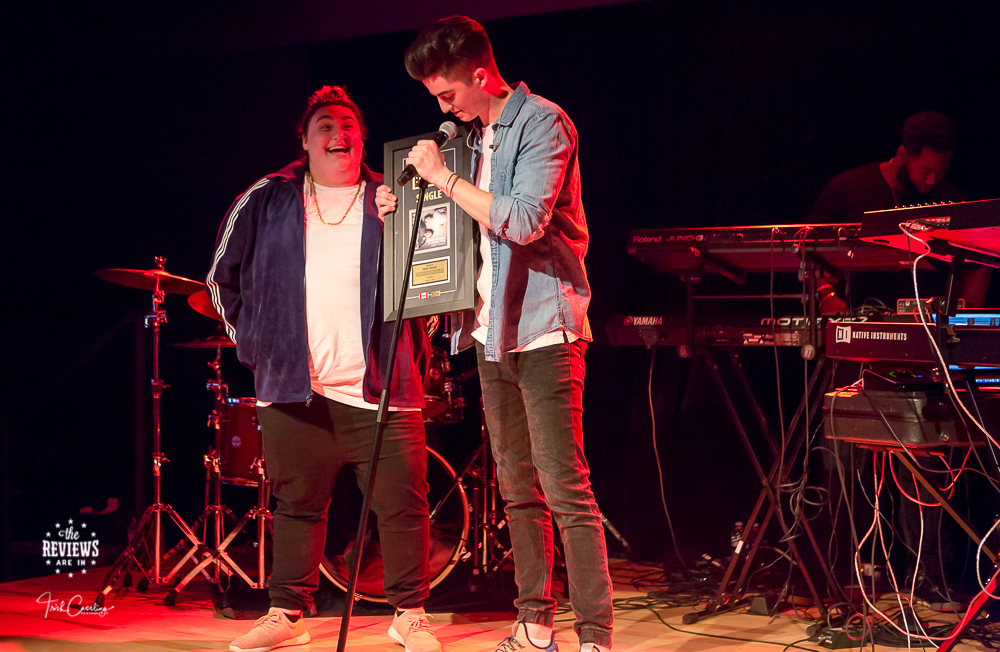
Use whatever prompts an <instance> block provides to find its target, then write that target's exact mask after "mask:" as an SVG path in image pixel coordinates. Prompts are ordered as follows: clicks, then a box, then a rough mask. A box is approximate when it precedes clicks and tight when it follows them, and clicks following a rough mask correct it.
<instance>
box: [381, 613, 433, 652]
mask: <svg viewBox="0 0 1000 652" xmlns="http://www.w3.org/2000/svg"><path fill="white" fill-rule="evenodd" d="M428 618H430V615H429V614H427V613H425V612H424V610H423V609H406V610H405V611H403V612H399V611H397V612H396V615H395V616H393V617H392V624H391V625H389V638H391V639H392V640H394V641H396V642H397V643H399V644H400V645H402V646H403V647H404V648H406V652H441V643H439V642H438V640H437V636H435V635H434V630H432V629H431V626H430V623H428V622H427V619H428Z"/></svg>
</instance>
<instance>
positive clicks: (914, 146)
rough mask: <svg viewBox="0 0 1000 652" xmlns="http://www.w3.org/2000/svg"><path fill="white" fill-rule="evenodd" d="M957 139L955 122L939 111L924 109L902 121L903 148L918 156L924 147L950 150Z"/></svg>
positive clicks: (942, 150) (952, 149)
mask: <svg viewBox="0 0 1000 652" xmlns="http://www.w3.org/2000/svg"><path fill="white" fill-rule="evenodd" d="M957 140H958V134H957V132H956V130H955V123H954V122H952V121H951V118H949V117H948V116H946V115H944V114H941V113H936V112H934V111H924V112H923V113H918V114H916V115H911V116H910V117H909V118H907V119H906V122H904V123H903V148H904V149H906V151H907V152H910V153H911V154H916V155H918V156H919V155H920V152H922V151H924V147H929V148H931V149H932V150H934V151H935V152H952V151H954V150H955V143H956V142H957Z"/></svg>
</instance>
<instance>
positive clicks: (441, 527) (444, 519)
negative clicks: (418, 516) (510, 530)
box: [320, 448, 469, 602]
mask: <svg viewBox="0 0 1000 652" xmlns="http://www.w3.org/2000/svg"><path fill="white" fill-rule="evenodd" d="M427 484H428V486H429V487H430V493H429V494H428V496H427V502H428V504H429V506H430V513H431V536H430V541H431V545H430V553H429V557H430V560H429V561H430V569H429V570H430V577H431V583H430V588H432V589H433V588H434V587H435V586H437V585H438V584H440V583H441V581H442V580H444V578H446V577H447V576H448V574H449V573H450V572H451V571H452V569H453V568H455V565H456V564H457V563H458V561H459V558H460V557H461V555H462V552H463V551H464V550H465V541H466V537H467V536H468V534H469V501H468V499H467V498H466V496H465V489H464V488H463V487H462V484H461V483H460V482H457V481H456V475H455V469H453V468H452V467H451V465H450V464H448V462H447V461H446V460H445V459H444V458H443V457H441V455H439V454H438V453H437V451H435V450H433V449H432V448H428V449H427ZM334 493H335V494H336V491H335V492H334ZM353 512H354V517H353V518H354V522H355V523H356V522H357V508H355V509H354V510H353ZM375 523H376V516H375V514H374V513H372V514H369V518H368V534H367V536H366V537H365V543H364V548H365V549H364V554H363V555H362V558H361V571H360V572H359V573H358V584H357V588H356V590H355V593H356V595H357V597H358V598H359V599H363V600H368V601H370V602H387V598H386V595H385V588H384V586H383V576H384V575H383V573H384V571H383V566H382V553H381V546H380V544H379V542H378V541H377V539H378V530H377V528H376V527H375V526H374V524H375ZM355 545H356V537H353V536H352V537H350V538H349V540H348V542H347V544H346V545H345V546H344V547H343V548H342V550H343V551H342V552H340V553H339V554H334V555H332V556H331V557H330V558H329V561H328V560H327V559H326V558H324V560H323V563H322V564H321V565H320V571H322V573H323V574H324V575H326V577H327V579H329V580H330V581H331V582H333V584H334V585H335V586H337V588H339V589H340V590H342V591H346V590H347V584H348V578H349V575H350V570H349V569H348V568H347V566H346V562H345V561H344V560H345V558H346V557H347V556H348V555H350V554H351V552H352V551H353V550H354V546H355Z"/></svg>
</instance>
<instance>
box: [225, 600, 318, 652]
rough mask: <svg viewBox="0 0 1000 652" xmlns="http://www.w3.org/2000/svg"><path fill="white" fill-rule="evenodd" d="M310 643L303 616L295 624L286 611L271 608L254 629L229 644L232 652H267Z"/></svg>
mask: <svg viewBox="0 0 1000 652" xmlns="http://www.w3.org/2000/svg"><path fill="white" fill-rule="evenodd" d="M308 642H309V632H307V631H306V623H305V619H304V618H302V617H301V616H300V617H299V619H298V620H296V621H295V622H294V623H293V622H292V621H290V620H288V616H286V615H285V612H284V610H282V609H278V608H277V607H271V608H270V609H268V611H267V615H266V616H264V617H262V618H258V619H257V622H255V623H254V624H253V629H251V630H250V631H249V632H247V633H246V634H244V635H243V636H241V637H239V638H238V639H236V640H235V641H233V642H232V643H230V644H229V651H230V652H267V651H268V650H273V649H274V648H276V647H286V646H288V645H304V644H306V643H308Z"/></svg>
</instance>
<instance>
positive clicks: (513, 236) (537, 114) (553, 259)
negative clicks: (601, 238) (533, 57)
mask: <svg viewBox="0 0 1000 652" xmlns="http://www.w3.org/2000/svg"><path fill="white" fill-rule="evenodd" d="M493 128H494V132H495V133H494V141H493V143H494V144H493V154H492V163H491V172H490V192H492V193H493V201H492V203H491V204H490V228H489V229H488V233H489V238H490V254H491V258H492V260H490V261H484V264H491V265H492V266H493V296H492V302H491V304H490V315H489V328H488V332H487V335H486V345H485V349H486V351H485V352H486V359H487V360H492V361H496V360H499V359H500V356H501V355H503V354H504V353H507V352H509V351H513V350H515V349H517V348H519V347H521V346H524V345H525V344H527V343H529V342H531V341H532V340H534V339H535V338H537V337H539V336H541V335H545V334H546V333H552V332H556V331H565V332H567V333H572V334H573V335H575V336H577V337H579V338H583V339H590V337H589V333H588V329H587V328H586V326H585V324H586V316H587V306H588V305H589V304H590V284H589V283H588V282H587V270H586V268H585V267H584V264H583V258H584V256H585V255H586V253H587V243H588V241H589V232H588V230H587V220H586V217H585V216H584V212H583V203H582V201H581V198H580V166H579V163H578V161H577V150H578V139H577V133H576V127H575V126H574V125H573V122H572V121H571V120H570V119H569V116H567V115H566V114H565V113H564V112H563V110H562V109H560V108H559V107H558V106H557V105H555V104H553V103H552V102H549V101H548V100H546V99H543V98H541V97H539V96H537V95H532V94H531V93H530V92H529V91H528V87H527V86H526V85H525V84H524V83H523V82H522V83H519V84H517V85H516V86H515V87H514V92H513V93H512V95H511V97H510V99H509V100H508V101H507V104H506V105H505V106H504V109H503V112H502V113H501V115H500V119H499V120H497V121H496V123H494V125H493ZM482 129H483V125H482V123H481V121H480V120H479V119H478V118H477V119H476V120H475V121H474V122H473V123H472V132H471V133H470V134H469V139H470V145H471V146H472V148H473V150H474V153H473V156H472V174H473V176H472V178H473V179H475V178H476V170H477V169H478V166H479V163H480V160H481V158H482V155H481V152H482ZM475 327H476V320H475V316H474V314H472V313H471V311H466V312H465V313H462V314H461V315H460V316H456V318H455V319H453V321H452V329H453V335H454V337H453V338H452V347H453V348H454V349H455V350H456V351H458V350H461V349H465V348H467V347H469V346H472V344H473V343H474V342H473V339H472V331H473V330H475Z"/></svg>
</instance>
